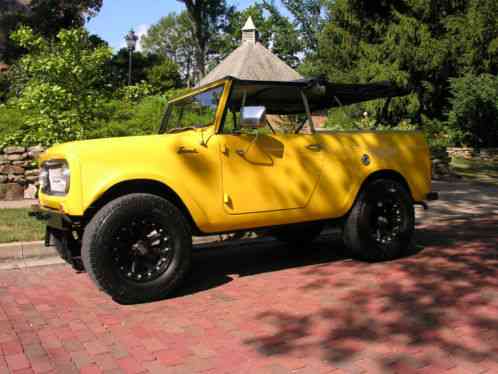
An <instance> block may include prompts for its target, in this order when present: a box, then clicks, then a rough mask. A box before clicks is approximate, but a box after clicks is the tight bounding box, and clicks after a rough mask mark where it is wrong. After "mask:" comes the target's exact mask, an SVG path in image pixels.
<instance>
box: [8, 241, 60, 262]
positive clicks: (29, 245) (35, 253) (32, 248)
mask: <svg viewBox="0 0 498 374" xmlns="http://www.w3.org/2000/svg"><path fill="white" fill-rule="evenodd" d="M53 256H57V251H56V250H55V248H54V247H45V243H44V242H16V243H6V244H0V261H5V260H11V259H12V260H19V259H27V258H34V257H37V258H40V257H53Z"/></svg>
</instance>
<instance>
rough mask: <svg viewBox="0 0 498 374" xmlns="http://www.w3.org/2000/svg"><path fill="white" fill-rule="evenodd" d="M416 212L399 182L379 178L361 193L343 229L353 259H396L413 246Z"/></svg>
mask: <svg viewBox="0 0 498 374" xmlns="http://www.w3.org/2000/svg"><path fill="white" fill-rule="evenodd" d="M414 229H415V211H414V208H413V201H412V198H411V196H410V194H409V192H408V191H407V189H406V188H405V187H404V185H403V184H401V183H400V182H398V181H395V180H390V179H378V180H374V181H373V182H370V183H369V184H368V185H366V186H365V187H364V188H363V190H362V191H361V192H360V194H359V196H358V199H357V200H356V202H355V204H354V206H353V208H352V209H351V212H350V213H349V215H348V217H347V219H346V223H345V225H344V230H343V241H344V244H345V245H346V247H347V248H348V249H349V250H350V251H351V254H352V256H353V257H355V258H358V259H361V260H365V261H386V260H392V259H395V258H398V257H400V256H402V255H403V254H405V253H407V252H408V251H409V250H410V249H411V247H412V244H413V233H414Z"/></svg>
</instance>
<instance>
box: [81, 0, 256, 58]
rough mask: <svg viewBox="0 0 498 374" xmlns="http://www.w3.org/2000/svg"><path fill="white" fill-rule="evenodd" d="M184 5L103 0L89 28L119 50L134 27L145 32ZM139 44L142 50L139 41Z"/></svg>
mask: <svg viewBox="0 0 498 374" xmlns="http://www.w3.org/2000/svg"><path fill="white" fill-rule="evenodd" d="M228 3H229V4H231V5H232V4H233V5H235V6H236V7H237V9H245V8H247V7H248V6H250V5H252V4H253V3H255V1H254V0H233V1H229V2H228ZM144 4H147V5H144ZM184 9H185V7H184V5H183V3H180V2H179V1H177V0H142V1H137V0H104V5H103V6H102V9H101V10H100V12H99V14H98V15H97V16H96V17H95V18H92V19H91V20H90V21H89V22H88V23H87V25H86V28H87V29H88V30H89V31H90V33H92V34H97V35H98V36H100V37H101V38H102V39H104V40H105V41H107V42H108V43H109V44H110V46H111V47H112V48H114V49H115V50H118V49H120V48H122V47H124V46H125V41H124V36H125V35H126V34H127V33H128V31H130V29H131V28H133V29H134V30H135V33H136V34H137V35H138V36H142V35H143V34H145V33H146V32H147V29H148V28H149V27H150V26H151V25H153V24H155V23H157V22H158V21H159V19H160V18H161V17H164V16H166V15H167V14H168V13H171V12H177V13H179V12H181V11H182V10H184ZM137 48H138V49H139V50H140V45H138V46H137Z"/></svg>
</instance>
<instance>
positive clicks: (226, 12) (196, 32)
mask: <svg viewBox="0 0 498 374" xmlns="http://www.w3.org/2000/svg"><path fill="white" fill-rule="evenodd" d="M178 1H179V2H181V3H184V4H185V7H186V8H187V13H188V15H189V17H190V20H191V21H192V30H193V36H194V40H195V43H196V47H197V48H196V51H195V52H196V54H195V61H196V70H197V71H196V73H197V78H200V76H204V75H205V74H206V60H207V55H208V52H209V50H208V45H209V42H210V40H212V39H213V38H214V36H215V35H217V34H218V33H219V32H223V31H224V29H226V28H227V20H228V18H229V16H230V14H231V13H232V12H233V11H234V9H235V8H234V7H229V6H227V4H226V0H178Z"/></svg>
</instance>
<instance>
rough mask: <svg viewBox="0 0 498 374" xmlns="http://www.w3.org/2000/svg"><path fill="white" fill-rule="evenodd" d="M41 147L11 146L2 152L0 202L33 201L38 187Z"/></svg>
mask: <svg viewBox="0 0 498 374" xmlns="http://www.w3.org/2000/svg"><path fill="white" fill-rule="evenodd" d="M43 151H44V148H43V147H41V146H35V147H29V148H25V147H18V146H10V147H5V148H4V149H1V150H0V200H20V199H24V198H27V199H32V198H34V197H35V195H36V189H37V187H38V174H39V171H38V165H37V162H36V158H37V157H38V155H39V154H40V153H41V152H43Z"/></svg>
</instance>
